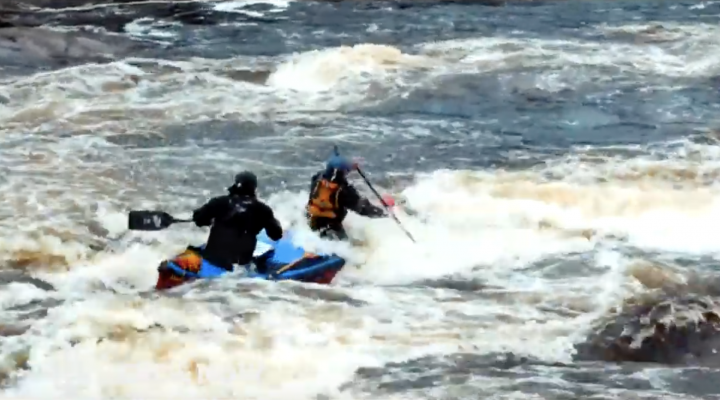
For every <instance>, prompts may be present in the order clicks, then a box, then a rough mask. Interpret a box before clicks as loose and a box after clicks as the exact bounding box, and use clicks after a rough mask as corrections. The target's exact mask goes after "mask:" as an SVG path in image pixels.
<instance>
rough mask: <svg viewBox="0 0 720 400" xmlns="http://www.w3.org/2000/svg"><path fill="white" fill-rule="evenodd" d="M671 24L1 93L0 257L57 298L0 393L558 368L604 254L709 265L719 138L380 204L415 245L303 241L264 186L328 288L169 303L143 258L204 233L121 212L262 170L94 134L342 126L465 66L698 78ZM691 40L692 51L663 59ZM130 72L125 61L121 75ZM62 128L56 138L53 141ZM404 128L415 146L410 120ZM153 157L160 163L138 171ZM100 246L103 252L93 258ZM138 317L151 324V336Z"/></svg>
mask: <svg viewBox="0 0 720 400" xmlns="http://www.w3.org/2000/svg"><path fill="white" fill-rule="evenodd" d="M245 4H247V3H245ZM283 4H284V3H283ZM218 7H231V4H230V3H225V4H224V5H222V4H221V3H220V4H219V5H218ZM671 27H672V28H673V29H674V31H672V32H669V33H668V32H665V33H663V35H666V36H667V37H666V39H668V40H673V41H674V42H665V43H663V42H658V43H651V44H647V43H624V44H618V43H612V42H607V43H601V42H598V43H595V42H593V43H588V42H582V41H580V40H566V41H561V40H546V39H517V38H513V39H507V38H472V39H468V40H463V41H446V42H438V43H433V44H424V45H421V46H419V47H418V51H419V52H420V53H421V55H413V54H407V53H404V52H401V51H400V50H398V49H396V48H393V47H390V46H383V45H372V44H364V45H357V46H353V47H339V48H330V49H322V50H318V51H312V52H305V53H300V54H288V55H283V56H280V57H271V58H249V57H236V58H233V59H228V60H208V59H191V60H187V61H182V62H180V61H162V60H137V59H129V60H125V61H119V62H115V63H110V64H106V65H85V66H79V67H73V68H67V69H64V70H60V71H55V72H47V73H42V74H37V75H34V76H31V77H26V78H20V79H17V80H8V81H5V82H2V84H1V85H0V94H2V95H3V96H5V97H8V98H10V99H11V101H10V102H9V103H8V104H7V106H5V107H3V108H2V109H0V169H1V170H2V171H3V172H4V175H3V176H2V177H1V178H0V190H2V192H3V194H4V197H3V200H2V201H1V202H0V215H2V216H3V219H1V220H0V239H1V240H0V257H2V258H3V260H8V261H9V260H12V261H18V259H20V258H23V259H27V260H29V261H33V260H34V261H35V262H31V263H30V265H31V266H28V267H27V269H28V270H29V271H30V272H31V273H32V274H34V275H36V276H38V277H40V278H43V279H46V280H48V281H49V282H50V283H52V284H53V285H55V286H56V287H57V289H58V290H57V293H55V294H54V295H53V296H57V297H59V298H62V299H65V300H66V302H65V303H64V304H62V305H59V306H58V307H56V308H54V309H52V310H51V311H50V313H49V315H48V317H47V318H44V319H42V320H40V321H37V322H36V323H35V324H34V325H33V328H32V329H31V331H29V332H28V333H26V334H23V335H20V336H18V337H15V338H7V344H8V346H7V347H6V346H5V344H6V343H5V342H4V344H3V347H2V349H0V351H2V352H3V355H5V356H7V355H9V354H10V352H11V350H12V351H14V350H17V349H18V348H23V346H24V347H25V348H28V347H29V348H30V360H29V362H30V369H29V370H28V371H26V372H23V373H22V376H21V378H22V379H20V380H19V382H18V384H17V386H14V387H13V388H12V389H8V390H6V391H3V392H2V393H0V399H10V398H23V399H33V398H38V399H41V398H42V399H46V398H51V397H52V398H57V397H62V398H73V399H79V400H80V399H91V398H92V399H97V398H110V397H117V398H146V397H148V395H149V393H150V394H151V397H153V398H158V399H163V398H173V399H185V398H187V399H191V398H192V399H197V398H223V397H243V398H258V399H288V398H292V399H315V398H317V394H318V393H321V394H328V395H333V396H336V398H342V396H343V395H341V394H339V393H337V390H338V389H337V388H338V387H339V386H340V385H342V384H343V383H345V382H347V381H348V380H349V379H351V378H352V374H353V372H354V371H355V369H356V368H358V367H360V366H378V365H382V364H383V363H385V362H388V361H399V360H404V359H408V358H411V357H416V356H420V355H424V354H431V353H449V352H455V351H474V352H480V353H487V352H491V351H512V352H515V353H518V354H530V355H534V356H537V357H541V358H543V359H546V360H559V361H567V360H569V358H570V356H571V353H572V348H573V347H572V344H573V342H575V341H577V340H579V338H580V337H581V336H582V334H583V329H587V327H588V326H589V324H588V322H589V321H591V320H592V319H594V318H597V317H598V316H599V315H603V313H605V312H606V311H607V310H608V309H609V308H611V307H613V306H615V305H618V304H620V303H621V302H622V299H623V298H625V297H626V296H627V295H628V293H632V292H634V291H638V290H642V288H640V287H638V285H636V284H635V281H634V280H633V279H632V278H631V277H628V274H627V273H626V268H627V266H628V265H629V264H630V263H631V262H632V260H629V259H627V258H626V257H625V256H622V255H621V254H620V253H619V252H618V251H617V249H615V248H614V246H615V245H617V243H618V242H620V241H625V243H629V244H631V245H634V246H638V247H641V248H643V249H646V250H661V251H675V252H681V253H685V254H687V255H689V256H697V255H709V256H718V250H720V244H718V242H717V241H716V240H714V239H713V238H714V237H716V235H714V231H715V230H716V229H715V228H716V227H717V226H718V222H720V221H718V219H719V218H720V214H719V208H718V202H717V201H718V196H719V193H718V188H717V185H716V184H715V183H714V181H716V179H714V177H715V176H717V174H718V171H720V153H718V149H717V146H708V145H696V144H691V143H685V142H683V143H674V144H667V147H663V146H659V147H658V148H657V149H655V148H654V149H653V150H652V152H656V153H659V154H661V155H662V157H658V158H659V159H656V158H653V157H652V156H653V154H652V152H648V153H649V154H648V155H647V156H641V157H638V158H636V159H634V160H630V161H628V160H624V159H621V158H618V159H613V158H605V159H603V160H601V161H598V160H594V161H593V162H592V163H590V162H585V161H584V159H583V157H582V149H578V150H577V151H578V154H574V155H573V156H570V157H567V158H562V159H557V160H549V161H548V163H547V164H546V165H543V166H540V167H537V168H535V169H530V170H526V171H521V172H505V171H495V170H486V171H452V170H444V171H436V172H434V173H432V174H428V175H423V176H418V177H417V178H418V180H417V182H415V183H413V184H412V185H410V186H409V187H408V188H405V190H404V191H403V192H402V197H404V198H405V200H406V201H407V204H408V205H409V207H411V208H412V209H414V210H415V211H416V212H417V213H418V215H417V216H411V215H408V214H409V213H408V214H406V213H404V212H403V211H402V210H398V217H399V218H400V220H401V221H402V223H403V225H404V226H405V227H406V228H407V229H408V230H409V231H410V232H412V234H413V235H414V236H415V237H416V238H417V242H418V243H417V244H414V243H412V242H411V241H410V240H409V239H408V238H407V237H406V236H405V235H404V233H403V232H402V231H401V230H400V229H398V227H397V226H396V225H395V222H393V221H392V220H389V219H378V220H369V219H366V218H361V217H358V216H356V215H351V216H349V217H348V219H347V229H348V231H349V233H350V235H351V236H352V237H353V239H354V240H355V241H356V242H355V243H347V242H344V243H338V242H332V241H327V240H321V239H319V238H318V237H317V236H316V235H315V234H313V233H311V232H310V231H309V229H308V228H307V226H306V223H305V221H304V218H303V210H302V207H303V205H304V203H305V201H306V196H307V193H306V192H287V191H284V192H280V193H277V194H275V195H274V196H272V197H271V198H270V199H269V200H268V201H269V203H270V204H272V205H273V207H274V209H275V210H276V213H277V215H278V216H279V218H280V219H281V220H282V222H283V225H284V226H286V227H287V228H288V229H293V230H295V231H296V232H297V234H296V236H295V240H296V241H297V242H298V244H301V245H303V246H305V247H307V249H308V250H310V251H323V252H334V253H337V254H339V255H341V256H343V257H345V258H346V259H347V260H348V267H347V268H346V269H345V270H344V271H342V272H341V273H340V274H339V276H338V278H337V281H336V282H335V284H334V285H333V286H331V287H318V286H316V285H301V284H296V283H279V284H270V283H267V284H265V283H257V282H247V281H243V280H239V279H236V278H234V277H228V278H227V279H220V280H217V281H214V282H209V283H202V284H195V285H193V286H191V287H188V288H183V289H181V290H177V291H176V292H174V293H173V295H174V296H177V298H172V297H164V296H158V295H148V294H143V296H142V297H141V296H140V295H139V294H138V293H139V292H145V291H148V290H150V289H151V288H152V286H153V284H154V282H155V268H156V267H157V264H158V262H159V261H160V260H162V259H163V258H166V257H169V256H171V255H173V254H174V253H175V252H177V251H179V250H181V249H182V248H183V247H184V246H186V245H187V244H197V243H201V242H202V241H203V240H204V239H205V238H206V235H207V231H206V230H201V229H198V228H195V227H192V226H181V225H177V226H173V227H172V228H171V229H168V230H166V231H163V232H156V233H128V232H126V231H125V228H126V226H125V224H126V222H127V221H126V215H127V214H126V212H127V210H129V209H132V208H163V209H171V210H170V211H172V212H173V213H175V212H178V213H179V212H187V211H189V210H191V209H192V208H193V207H196V206H197V205H199V202H200V201H202V200H204V199H207V198H208V197H209V196H210V195H213V194H215V193H210V192H207V191H205V190H204V189H201V188H199V187H197V185H190V184H187V182H182V181H181V180H182V179H183V178H184V177H185V176H186V174H187V173H188V171H197V172H198V174H200V173H201V172H202V173H206V175H205V176H219V175H223V174H226V175H227V176H228V177H231V176H232V173H233V172H236V171H237V169H238V168H240V167H244V166H245V165H249V166H252V167H253V168H255V167H257V166H258V165H261V166H262V167H263V168H268V166H267V162H265V163H260V162H257V160H249V159H241V158H238V157H234V154H231V153H230V151H231V150H232V149H227V151H228V153H227V154H217V153H216V152H213V153H212V154H210V152H208V151H203V149H202V148H192V149H186V150H183V151H180V150H176V149H167V148H153V149H152V150H133V149H130V148H124V147H122V146H119V145H114V144H112V143H111V141H109V140H106V139H108V138H110V137H111V136H122V135H143V134H144V135H147V136H148V137H151V138H155V137H156V135H160V134H163V133H162V132H164V131H163V128H165V127H166V126H167V125H178V124H189V123H191V122H196V121H200V120H208V119H223V118H225V119H231V120H235V119H238V120H245V121H252V120H262V121H267V119H268V115H271V116H273V118H276V119H277V120H281V119H282V118H286V117H288V118H292V116H293V113H294V112H303V111H306V110H312V111H317V110H320V111H334V110H340V109H342V107H346V106H348V105H354V104H361V103H362V102H364V101H371V100H368V99H369V97H372V96H368V93H369V92H371V91H375V92H376V93H379V95H378V96H377V97H379V98H386V97H388V96H390V95H392V94H397V93H398V90H399V89H403V88H405V89H406V88H407V87H408V86H410V85H417V86H419V87H423V85H426V86H427V85H430V84H431V82H432V78H434V77H437V76H442V75H447V74H457V73H462V72H475V73H476V72H483V71H491V70H495V71H501V70H504V69H514V68H518V67H523V66H527V67H532V68H538V67H546V68H548V69H549V70H552V72H549V73H547V74H546V75H542V73H541V74H540V77H538V78H536V79H533V80H532V82H525V83H523V84H527V85H528V86H535V87H540V88H542V89H543V90H561V89H562V88H563V87H573V86H574V85H578V84H582V83H583V82H585V81H587V80H593V79H604V78H603V77H601V76H598V75H592V74H593V72H592V68H588V71H585V70H584V69H578V68H563V67H565V66H567V65H575V66H577V65H582V66H590V67H598V66H599V67H616V68H617V70H618V74H627V75H623V76H630V75H632V74H639V75H645V74H646V75H648V76H662V77H694V76H710V75H712V74H715V73H716V71H717V65H718V63H717V62H715V61H717V60H716V57H717V54H720V53H718V52H717V51H715V50H717V43H716V41H713V40H711V39H712V38H713V37H716V36H717V28H716V27H711V26H698V25H677V24H675V25H672V26H671ZM595 29H596V30H597V31H598V32H609V33H613V32H611V29H614V28H608V27H602V26H600V27H596V28H595ZM620 29H624V30H625V31H626V32H630V33H632V32H633V29H635V27H633V26H625V27H621V28H620ZM635 30H637V31H638V32H640V33H642V29H635ZM673 32H675V33H676V34H672V33H673ZM678 32H679V33H678ZM621 33H624V32H621ZM712 35H715V36H712ZM693 43H696V44H697V47H692V48H691V49H689V50H690V51H687V52H685V51H683V49H684V48H685V47H688V46H690V45H691V44H693ZM139 61H143V62H144V63H145V64H146V65H145V66H143V67H138V66H135V65H131V64H137V63H138V62H139ZM235 70H253V71H258V70H261V71H267V73H268V74H269V77H268V81H267V83H266V84H262V83H258V82H242V81H238V80H235V79H232V78H230V77H228V74H227V72H233V71H235ZM421 72H423V73H426V75H422V74H420V73H421ZM409 73H413V74H415V75H413V77H414V78H413V79H412V80H409V79H407V77H408V76H409V75H408V74H409ZM418 74H419V75H418ZM418 76H425V77H426V78H427V79H422V78H418ZM507 84H517V83H510V82H508V83H507ZM594 117H595V116H594ZM443 128H445V129H448V130H450V129H453V126H452V125H451V124H447V125H446V126H443ZM373 130H379V127H377V126H373ZM68 132H70V133H73V134H74V135H75V136H72V135H71V136H62V135H60V134H63V133H68ZM79 132H83V133H85V134H86V136H80V133H79ZM380 133H383V134H388V135H391V134H402V133H398V132H395V131H387V132H380ZM410 133H411V134H412V135H417V136H420V135H427V134H428V131H427V130H424V129H423V128H422V126H420V123H419V122H418V127H414V128H412V132H410ZM368 137H371V136H370V133H368ZM278 140H284V141H291V140H293V138H292V137H282V138H279V139H278ZM368 140H371V139H368ZM635 150H643V149H635ZM153 157H154V158H153ZM218 159H222V160H224V161H226V160H233V162H227V163H217V162H216V161H217V160H218ZM168 160H170V161H172V162H173V164H172V166H173V167H172V168H167V167H164V168H159V167H157V164H159V163H162V162H168ZM308 168H310V166H308ZM299 173H300V172H299ZM547 176H554V177H556V178H555V179H556V180H555V181H554V182H548V181H547ZM307 178H308V179H309V174H308V176H307ZM678 187H679V188H678ZM178 193H181V195H178ZM91 227H94V228H93V229H95V230H99V231H100V230H105V231H107V232H106V234H100V233H93V232H91V229H90V228H91ZM98 236H99V237H98ZM104 236H108V237H111V238H113V239H112V241H110V243H104V244H106V245H107V247H106V248H105V249H104V250H102V251H99V252H98V251H96V250H94V246H93V244H94V243H95V242H94V241H100V242H104V241H107V238H105V237H104ZM590 250H595V251H594V252H593V253H591V255H589V256H587V257H585V258H582V259H580V260H579V261H576V262H575V264H572V265H571V266H572V267H573V268H577V269H579V270H580V271H578V272H577V274H575V275H578V276H579V275H583V277H581V278H578V277H576V276H575V275H573V276H567V277H554V276H551V275H550V274H546V273H545V271H544V270H543V269H542V268H540V267H537V265H536V264H535V263H536V262H538V261H541V260H548V259H550V260H552V259H556V260H560V259H563V260H565V261H567V260H568V256H569V255H573V256H577V254H576V253H583V252H587V251H590ZM585 254H587V253H585ZM27 260H26V261H27ZM568 262H569V263H571V261H568ZM446 275H453V276H454V277H455V279H457V280H464V281H470V280H472V281H474V282H478V286H482V285H485V286H486V287H485V288H483V289H478V291H477V293H463V292H459V291H455V290H453V289H451V288H439V289H431V288H423V287H419V284H420V283H422V282H423V281H426V280H432V279H437V278H440V277H444V276H446ZM398 284H408V285H409V286H405V287H398V286H397V285H398ZM300 287H302V288H303V290H299V288H300ZM107 289H112V290H113V291H114V292H110V291H108V290H107ZM308 293H311V294H308ZM312 293H315V294H317V296H318V298H320V299H322V298H324V297H323V295H326V296H327V298H331V299H333V298H344V297H349V298H351V299H354V300H358V301H360V302H364V304H362V305H355V304H356V303H357V302H348V303H345V302H342V301H337V302H332V301H323V300H318V299H316V298H313V297H312ZM318 293H319V294H318ZM45 296H50V295H49V294H47V293H45V292H43V291H40V290H39V289H37V288H34V287H30V286H29V285H19V284H14V285H8V286H7V287H6V288H3V289H2V290H0V303H1V305H2V306H3V307H9V306H12V305H17V304H21V303H24V302H28V301H32V300H33V299H44V298H46V297H45ZM278 299H279V300H278ZM548 307H549V308H552V307H555V308H562V307H566V308H570V309H572V310H574V311H576V312H577V313H578V314H579V315H580V316H578V317H573V316H563V315H559V314H557V313H552V312H547V311H546V310H547V308H548ZM253 315H254V316H253ZM568 315H573V314H572V313H570V314H568ZM241 316H242V317H243V318H244V320H239V319H240V317H241ZM499 321H501V322H499ZM154 324H161V325H163V326H164V327H165V328H164V329H158V328H154V330H153V329H149V330H148V328H149V327H152V326H153V325H154ZM171 328H172V329H171ZM136 330H148V331H147V332H139V333H138V332H136ZM101 338H102V339H103V340H100V339H101ZM71 342H72V343H76V344H75V345H74V346H72V345H71ZM69 366H71V367H72V368H70V367H69ZM196 376H198V377H197V378H196ZM203 376H204V377H203ZM207 377H213V378H212V379H210V378H207ZM345 396H349V395H348V394H345Z"/></svg>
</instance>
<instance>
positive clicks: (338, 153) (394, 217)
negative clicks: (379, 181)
mask: <svg viewBox="0 0 720 400" xmlns="http://www.w3.org/2000/svg"><path fill="white" fill-rule="evenodd" d="M333 151H334V152H335V155H336V156H339V155H340V150H339V149H338V146H337V145H335V146H333ZM355 169H357V172H358V174H360V176H361V177H362V178H363V180H364V181H365V184H366V185H368V187H369V188H370V190H372V192H373V194H375V196H376V197H377V198H378V200H380V203H381V204H382V205H383V207H385V211H387V213H388V215H390V216H391V217H392V219H394V220H395V222H396V223H397V224H398V226H399V227H400V229H402V231H403V232H405V234H406V235H407V237H409V238H410V240H412V241H413V243H417V242H416V241H415V238H414V237H413V236H412V235H411V234H410V232H408V230H407V229H405V227H404V226H403V224H402V223H401V222H400V220H399V219H398V217H397V216H396V215H395V213H394V212H393V211H392V209H391V208H390V206H389V205H388V204H387V203H386V202H385V200H384V199H383V198H382V196H381V195H380V193H378V191H377V190H375V187H374V186H373V185H372V183H370V180H368V178H367V177H366V176H365V174H363V172H362V170H360V167H359V166H356V168H355Z"/></svg>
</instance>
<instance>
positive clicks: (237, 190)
mask: <svg viewBox="0 0 720 400" xmlns="http://www.w3.org/2000/svg"><path fill="white" fill-rule="evenodd" d="M227 190H228V194H227V195H224V196H218V197H215V198H213V199H210V201H208V202H207V204H205V205H203V206H202V207H200V208H198V209H197V210H195V211H193V216H192V219H193V222H195V225H197V226H199V227H203V226H209V225H212V227H211V228H210V235H209V236H208V240H207V243H206V244H205V248H204V249H203V250H202V252H201V253H202V256H203V257H204V258H205V259H206V260H207V261H209V262H210V263H212V264H214V265H217V266H218V267H221V268H225V269H227V270H229V271H232V269H233V266H232V265H233V264H240V265H245V264H248V263H250V261H252V259H253V252H254V251H255V246H256V245H257V235H258V234H259V233H260V231H262V230H263V229H265V232H266V233H267V235H268V237H269V238H270V239H272V240H275V241H277V240H280V238H281V237H282V235H283V230H282V226H281V225H280V222H279V221H278V220H277V219H276V218H275V215H274V213H273V210H272V209H271V208H270V206H268V205H267V204H265V203H263V202H262V201H260V200H258V199H257V197H256V194H255V192H256V190H257V177H256V176H255V174H253V173H252V172H250V171H244V172H241V173H239V174H237V175H236V176H235V184H234V185H232V186H230V187H228V188H227Z"/></svg>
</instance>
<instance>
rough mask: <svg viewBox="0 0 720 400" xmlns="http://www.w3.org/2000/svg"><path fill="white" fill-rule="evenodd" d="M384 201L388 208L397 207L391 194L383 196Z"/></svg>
mask: <svg viewBox="0 0 720 400" xmlns="http://www.w3.org/2000/svg"><path fill="white" fill-rule="evenodd" d="M382 200H383V202H384V203H385V205H386V206H388V207H390V208H392V207H395V199H394V198H393V197H392V196H390V195H389V194H385V195H383V196H382Z"/></svg>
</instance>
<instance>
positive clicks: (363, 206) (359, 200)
mask: <svg viewBox="0 0 720 400" xmlns="http://www.w3.org/2000/svg"><path fill="white" fill-rule="evenodd" d="M339 200H340V204H341V206H344V207H346V208H348V209H350V210H353V211H355V212H356V213H358V214H360V215H362V216H364V217H368V218H383V217H387V214H386V213H385V210H383V209H382V208H380V207H377V206H375V205H373V204H372V203H371V202H370V200H368V199H366V198H364V197H362V196H360V193H358V192H357V189H355V188H354V187H353V186H352V185H350V184H348V185H346V186H345V187H344V188H342V190H341V191H340V199H339Z"/></svg>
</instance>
